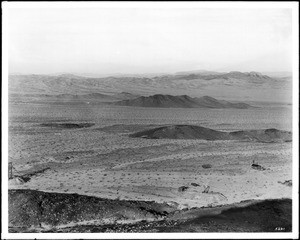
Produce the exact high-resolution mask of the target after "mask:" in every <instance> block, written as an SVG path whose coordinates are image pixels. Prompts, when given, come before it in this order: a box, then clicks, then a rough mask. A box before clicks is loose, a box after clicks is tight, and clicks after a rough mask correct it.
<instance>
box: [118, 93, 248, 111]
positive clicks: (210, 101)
mask: <svg viewBox="0 0 300 240" xmlns="http://www.w3.org/2000/svg"><path fill="white" fill-rule="evenodd" d="M114 104H115V105H121V106H135V107H154V108H239V109H246V108H251V107H252V106H250V105H248V104H246V103H231V102H228V101H223V100H217V99H215V98H212V97H209V96H204V97H201V98H191V97H189V96H187V95H180V96H172V95H163V94H156V95H153V96H149V97H143V96H142V97H138V98H136V99H129V100H123V101H118V102H115V103H114Z"/></svg>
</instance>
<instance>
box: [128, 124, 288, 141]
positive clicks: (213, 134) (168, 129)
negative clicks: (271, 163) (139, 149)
mask: <svg viewBox="0 0 300 240" xmlns="http://www.w3.org/2000/svg"><path fill="white" fill-rule="evenodd" d="M129 136H130V137H142V138H149V139H204V140H250V141H259V142H277V141H285V142H288V141H292V133H291V132H288V131H281V130H277V129H266V130H250V131H235V132H222V131H216V130H213V129H210V128H205V127H201V126H193V125H172V126H164V127H159V128H153V129H150V130H145V131H141V132H137V133H134V134H130V135H129Z"/></svg>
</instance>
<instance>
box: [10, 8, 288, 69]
mask: <svg viewBox="0 0 300 240" xmlns="http://www.w3.org/2000/svg"><path fill="white" fill-rule="evenodd" d="M7 10H8V28H9V31H8V38H9V39H8V42H9V70H10V72H15V73H16V72H19V73H57V72H82V73H99V74H106V73H145V72H156V73H157V72H177V71H184V70H197V69H207V70H222V71H231V70H238V71H290V70H291V64H292V61H291V56H292V55H291V54H292V12H291V10H289V9H203V8H202V9H186V8H185V9H178V8H177V9H176V8H173V9H172V8H168V9H142V8H136V9H133V8H132V9H129V8H126V9H109V8H107V9H100V8H80V9H78V8H77V9H59V8H57V9H50V8H48V9H29V8H26V9H24V8H23V9H21V8H20V9H7Z"/></svg>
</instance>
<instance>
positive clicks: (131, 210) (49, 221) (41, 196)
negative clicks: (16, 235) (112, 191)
mask: <svg viewBox="0 0 300 240" xmlns="http://www.w3.org/2000/svg"><path fill="white" fill-rule="evenodd" d="M8 202H9V226H10V227H14V226H18V227H24V228H29V227H31V226H34V227H41V226H48V227H49V228H52V227H55V226H59V225H65V224H70V223H73V224H74V223H82V222H84V223H85V224H88V222H89V221H91V222H93V223H97V224H103V223H106V224H108V223H114V222H117V221H122V220H125V221H130V220H132V221H134V220H143V219H144V220H148V219H159V218H162V217H164V216H166V215H167V214H168V212H170V211H173V210H175V208H173V207H171V206H169V205H167V204H158V203H155V202H146V201H123V200H110V199H102V198H97V197H91V196H84V195H78V194H63V193H46V192H41V191H35V190H9V201H8ZM25 232H26V230H25Z"/></svg>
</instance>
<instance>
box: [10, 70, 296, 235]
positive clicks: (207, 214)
mask: <svg viewBox="0 0 300 240" xmlns="http://www.w3.org/2000/svg"><path fill="white" fill-rule="evenodd" d="M291 91H292V77H291V75H283V76H277V75H276V74H275V73H274V74H273V75H272V74H270V75H267V74H263V73H258V72H209V71H194V72H179V73H175V74H157V75H156V74H152V75H143V76H140V75H124V76H122V75H115V76H103V77H90V76H85V75H84V74H83V75H81V76H80V75H74V74H57V75H18V74H15V75H10V76H9V162H10V165H9V167H10V168H9V176H10V179H9V227H10V230H9V231H10V232H174V231H175V232H176V231H179V232H236V231H240V232H247V231H248V232H256V231H257V232H273V231H278V227H280V229H279V231H291V230H292V229H291V198H292V187H291V186H292V101H291ZM24 206H25V207H24Z"/></svg>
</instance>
